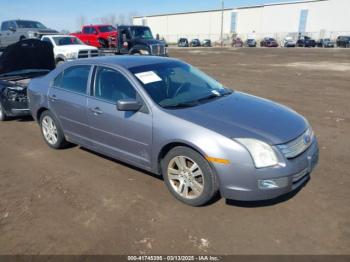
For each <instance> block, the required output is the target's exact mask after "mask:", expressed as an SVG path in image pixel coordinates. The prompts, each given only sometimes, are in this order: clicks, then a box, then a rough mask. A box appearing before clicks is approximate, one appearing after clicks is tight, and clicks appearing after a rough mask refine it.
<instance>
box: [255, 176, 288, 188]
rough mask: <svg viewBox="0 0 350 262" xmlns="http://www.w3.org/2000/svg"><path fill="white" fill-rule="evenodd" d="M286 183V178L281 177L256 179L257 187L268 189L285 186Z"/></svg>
mask: <svg viewBox="0 0 350 262" xmlns="http://www.w3.org/2000/svg"><path fill="white" fill-rule="evenodd" d="M287 185H288V178H287V177H282V178H277V179H264V180H258V186H259V189H262V190H268V189H276V188H282V187H286V186H287Z"/></svg>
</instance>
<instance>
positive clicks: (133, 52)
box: [129, 45, 151, 55]
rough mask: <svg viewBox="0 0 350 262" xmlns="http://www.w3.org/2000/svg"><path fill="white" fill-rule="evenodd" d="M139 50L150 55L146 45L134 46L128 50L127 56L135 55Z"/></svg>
mask: <svg viewBox="0 0 350 262" xmlns="http://www.w3.org/2000/svg"><path fill="white" fill-rule="evenodd" d="M141 50H145V51H147V52H149V54H151V50H150V48H149V47H148V46H146V45H135V46H133V47H132V48H130V50H129V55H133V54H135V53H140V51H141Z"/></svg>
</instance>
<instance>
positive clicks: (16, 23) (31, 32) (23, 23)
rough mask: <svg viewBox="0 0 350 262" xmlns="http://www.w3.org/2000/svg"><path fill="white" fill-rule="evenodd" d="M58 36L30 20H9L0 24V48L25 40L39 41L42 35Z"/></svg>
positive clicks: (55, 32)
mask: <svg viewBox="0 0 350 262" xmlns="http://www.w3.org/2000/svg"><path fill="white" fill-rule="evenodd" d="M51 34H58V32H57V31H56V30H53V29H49V28H47V27H46V26H44V25H43V24H42V23H40V22H37V21H30V20H9V21H4V22H2V24H1V31H0V48H5V47H7V46H9V45H11V44H14V43H16V42H18V41H21V40H24V39H26V38H38V39H41V37H42V36H43V35H51Z"/></svg>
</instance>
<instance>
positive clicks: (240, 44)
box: [231, 37, 244, 47]
mask: <svg viewBox="0 0 350 262" xmlns="http://www.w3.org/2000/svg"><path fill="white" fill-rule="evenodd" d="M243 45H244V43H243V41H242V39H241V38H239V37H235V38H233V39H232V44H231V46H232V47H243Z"/></svg>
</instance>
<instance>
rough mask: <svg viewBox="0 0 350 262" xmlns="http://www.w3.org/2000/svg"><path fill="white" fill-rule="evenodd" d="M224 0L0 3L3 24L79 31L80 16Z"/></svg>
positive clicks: (96, 19) (96, 18) (192, 7)
mask: <svg viewBox="0 0 350 262" xmlns="http://www.w3.org/2000/svg"><path fill="white" fill-rule="evenodd" d="M273 2H288V0H225V6H226V7H237V6H247V5H255V4H263V3H273ZM220 7H221V0H99V1H96V0H0V21H3V20H7V19H32V20H38V21H40V22H42V23H44V24H45V25H46V26H48V27H50V28H53V29H57V30H63V29H66V30H69V31H76V30H78V29H79V28H78V27H79V21H78V20H81V19H79V17H84V20H85V21H86V22H87V23H100V22H101V18H103V17H105V18H107V17H111V16H112V15H114V16H115V17H116V19H117V20H118V19H122V17H121V16H124V17H125V18H126V17H128V16H129V15H149V14H159V13H172V12H184V11H197V10H206V9H218V8H220Z"/></svg>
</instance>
